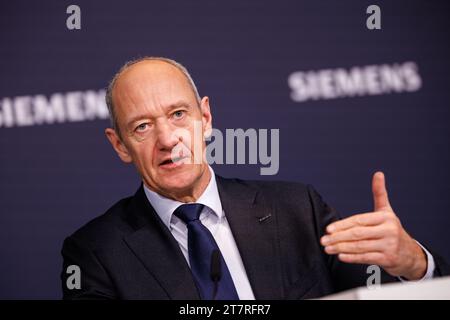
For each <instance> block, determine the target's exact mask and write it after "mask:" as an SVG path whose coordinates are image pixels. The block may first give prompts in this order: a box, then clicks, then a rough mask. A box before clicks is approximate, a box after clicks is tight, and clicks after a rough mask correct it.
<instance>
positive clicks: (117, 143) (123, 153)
mask: <svg viewBox="0 0 450 320" xmlns="http://www.w3.org/2000/svg"><path fill="white" fill-rule="evenodd" d="M105 134H106V137H107V138H108V140H109V142H111V145H112V146H113V148H114V150H116V152H117V154H118V155H119V158H120V159H121V160H122V161H123V162H125V163H130V162H133V159H132V158H131V155H130V153H129V152H128V149H127V147H126V146H125V145H124V143H123V142H122V140H121V139H120V138H119V136H118V135H117V133H116V131H115V130H114V129H111V128H107V129H106V130H105Z"/></svg>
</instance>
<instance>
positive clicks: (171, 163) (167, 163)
mask: <svg viewBox="0 0 450 320" xmlns="http://www.w3.org/2000/svg"><path fill="white" fill-rule="evenodd" d="M185 158H188V157H187V156H184V157H175V158H173V159H172V158H169V159H166V160H164V161H163V162H161V163H160V164H159V166H160V167H163V168H167V169H169V168H174V167H178V166H179V165H181V164H183V161H181V160H183V159H185Z"/></svg>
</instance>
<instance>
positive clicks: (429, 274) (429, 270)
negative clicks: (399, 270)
mask: <svg viewBox="0 0 450 320" xmlns="http://www.w3.org/2000/svg"><path fill="white" fill-rule="evenodd" d="M415 241H416V240H415ZM416 242H417V244H418V245H419V246H420V247H421V248H422V250H423V252H425V255H426V256H427V272H426V273H425V275H424V276H423V277H422V278H421V279H419V280H408V279H405V278H403V277H398V278H399V279H400V281H401V282H420V281H424V280H429V279H432V278H433V274H434V269H435V268H436V266H435V264H434V258H433V256H432V255H431V253H430V252H428V250H427V249H425V247H424V246H422V245H421V244H420V243H419V242H418V241H416Z"/></svg>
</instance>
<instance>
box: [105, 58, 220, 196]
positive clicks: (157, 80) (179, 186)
mask: <svg viewBox="0 0 450 320" xmlns="http://www.w3.org/2000/svg"><path fill="white" fill-rule="evenodd" d="M106 101H107V105H108V108H109V111H110V116H111V122H112V126H113V128H108V129H106V131H105V133H106V135H107V137H108V139H109V141H110V142H111V144H112V146H113V147H114V149H115V150H116V152H117V154H118V155H119V157H120V158H121V159H122V161H124V162H126V163H131V162H132V163H134V165H135V166H136V168H137V170H138V171H139V173H140V175H141V176H142V179H143V181H144V183H145V184H146V185H147V187H149V188H150V189H152V190H153V191H156V192H158V193H160V194H162V195H164V196H166V197H170V198H174V199H178V200H182V201H193V200H195V199H196V198H197V197H198V196H199V195H200V194H201V192H202V191H203V190H204V188H205V187H206V185H207V183H208V181H209V170H208V168H207V164H206V159H205V157H204V150H205V148H206V146H205V142H204V135H205V134H206V133H208V132H210V130H211V128H212V127H211V123H212V117H211V113H210V109H209V100H208V97H204V98H203V99H200V97H199V95H198V92H197V89H196V87H195V84H194V82H193V81H192V79H191V77H190V76H189V73H188V72H187V71H186V69H185V68H184V67H183V66H181V65H180V64H178V63H177V62H175V61H173V60H169V59H165V58H154V57H150V58H142V59H139V60H135V61H132V62H129V63H127V64H126V65H125V66H124V67H122V68H121V69H120V71H119V72H118V73H117V75H116V76H115V77H114V78H113V80H112V81H111V84H110V85H109V87H108V90H107V96H106ZM196 126H197V131H196V132H194V129H195V128H196ZM195 146H196V147H195ZM199 146H200V147H199ZM200 153H201V154H200ZM180 159H181V160H180ZM198 159H201V161H196V160H198ZM199 193H200V194H199Z"/></svg>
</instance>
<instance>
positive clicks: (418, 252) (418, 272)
mask: <svg viewBox="0 0 450 320" xmlns="http://www.w3.org/2000/svg"><path fill="white" fill-rule="evenodd" d="M413 241H414V243H413V247H414V252H415V253H414V254H413V257H412V266H411V267H410V268H408V270H407V272H406V274H405V275H403V276H402V278H405V279H406V280H409V281H417V280H421V279H422V278H423V277H424V276H425V275H426V273H427V264H428V263H427V260H428V259H427V254H426V253H425V251H424V250H423V249H422V247H421V246H420V245H419V243H418V242H417V241H415V240H413Z"/></svg>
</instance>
